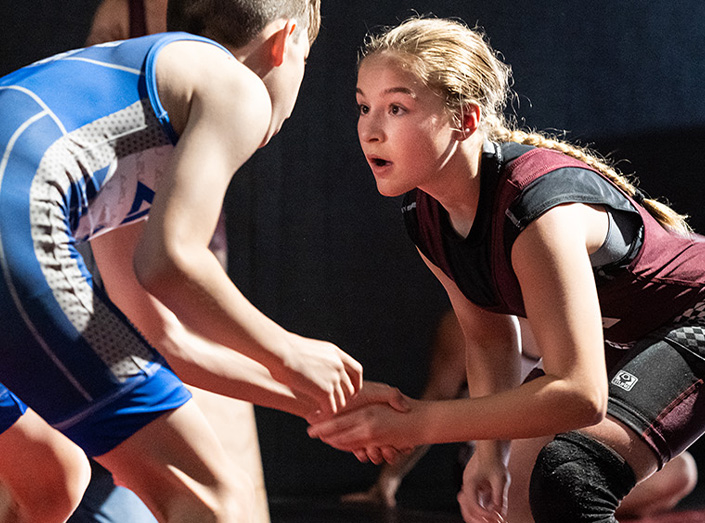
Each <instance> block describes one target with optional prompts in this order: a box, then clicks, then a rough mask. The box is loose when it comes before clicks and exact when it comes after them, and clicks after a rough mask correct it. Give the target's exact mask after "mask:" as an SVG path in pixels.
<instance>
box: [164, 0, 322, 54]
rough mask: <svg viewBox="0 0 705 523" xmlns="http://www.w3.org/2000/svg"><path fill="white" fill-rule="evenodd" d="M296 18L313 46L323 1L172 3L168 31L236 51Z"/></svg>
mask: <svg viewBox="0 0 705 523" xmlns="http://www.w3.org/2000/svg"><path fill="white" fill-rule="evenodd" d="M278 18H293V19H296V20H297V22H298V25H297V28H296V31H302V30H307V31H308V40H309V43H310V44H312V43H313V41H314V40H315V39H316V36H318V30H319V28H320V26H321V1H320V0H169V5H168V8H167V29H168V30H169V31H186V32H188V33H192V34H197V35H201V36H206V37H208V38H212V39H213V40H215V41H217V42H219V43H221V44H224V45H228V46H232V47H234V48H239V47H243V46H244V45H246V44H248V43H249V42H250V40H252V39H253V38H254V37H255V36H257V35H258V34H259V32H260V31H262V29H264V27H265V26H266V25H267V24H268V23H269V22H271V21H273V20H276V19H278Z"/></svg>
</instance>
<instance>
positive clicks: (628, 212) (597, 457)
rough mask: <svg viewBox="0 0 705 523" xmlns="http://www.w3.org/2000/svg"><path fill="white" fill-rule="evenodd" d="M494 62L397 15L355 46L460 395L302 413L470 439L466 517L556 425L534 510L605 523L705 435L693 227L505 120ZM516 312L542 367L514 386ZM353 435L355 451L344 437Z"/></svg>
mask: <svg viewBox="0 0 705 523" xmlns="http://www.w3.org/2000/svg"><path fill="white" fill-rule="evenodd" d="M509 81H510V69H509V67H508V66H507V65H505V64H504V63H502V62H501V61H500V60H499V59H498V58H497V56H496V55H495V53H494V52H493V50H492V49H491V48H490V47H489V45H488V44H487V43H486V42H485V41H484V39H483V37H482V35H480V34H478V32H476V31H473V30H470V29H469V28H467V27H466V26H465V25H463V24H462V23H459V22H454V21H449V20H436V19H412V20H409V21H407V22H405V23H403V24H401V25H400V26H398V27H397V28H394V29H392V30H389V31H388V32H386V33H385V34H382V35H381V36H378V37H371V38H370V39H369V40H368V41H367V43H366V46H365V48H364V50H363V53H362V59H361V63H360V67H359V72H358V83H357V99H358V104H359V107H360V113H359V121H358V134H359V138H360V143H361V145H362V150H363V152H364V154H365V156H366V158H367V160H368V163H369V165H370V167H371V169H372V172H373V174H374V176H375V180H376V182H377V187H378V189H379V191H380V193H382V194H383V195H385V196H396V195H401V194H406V196H405V200H404V203H403V207H402V211H403V215H404V218H405V221H406V224H407V228H408V231H409V233H410V236H411V238H412V239H413V240H414V242H415V243H416V245H417V247H418V250H419V252H420V255H421V257H422V258H423V259H424V261H425V262H426V263H427V264H428V266H429V268H430V269H431V271H432V272H433V273H434V274H435V275H436V276H437V278H438V279H439V280H440V281H441V283H442V284H443V285H444V287H445V289H446V290H447V292H448V295H449V297H450V300H451V303H452V305H453V308H454V310H455V313H456V315H457V317H458V320H459V321H460V324H461V327H462V330H463V333H464V336H465V349H466V361H467V373H468V383H469V384H470V396H471V399H465V400H463V399H459V400H449V401H436V402H431V401H416V402H412V406H411V409H410V410H409V411H408V412H406V413H399V412H391V411H390V410H389V409H387V408H385V407H382V406H370V407H367V408H365V409H362V410H358V411H352V412H350V413H347V414H344V415H342V416H338V417H335V418H333V419H331V420H326V421H321V422H318V423H316V424H314V425H313V426H312V427H311V428H310V434H311V435H312V436H313V437H319V438H321V439H323V440H324V441H326V442H327V443H329V444H331V445H333V446H335V447H337V448H340V449H343V450H353V451H355V452H356V454H357V455H358V457H362V458H363V459H364V458H365V456H367V457H368V458H369V459H372V460H373V461H379V460H380V458H381V457H382V456H383V454H382V453H381V452H380V451H379V450H376V449H377V448H381V447H384V446H392V447H396V448H399V449H403V448H409V447H412V446H416V445H420V444H428V443H442V442H451V441H467V440H480V441H478V443H477V448H476V451H475V454H474V456H473V458H472V459H471V460H470V462H469V463H468V465H467V467H466V469H465V473H464V486H463V490H462V491H461V493H460V494H459V500H460V502H461V510H462V512H463V516H464V517H465V519H466V521H502V520H503V518H504V516H505V513H506V491H507V486H508V482H509V478H508V473H507V459H508V451H509V443H508V442H509V440H513V439H523V438H534V437H540V436H547V435H556V434H557V436H556V437H555V438H554V439H553V441H551V442H550V443H548V444H547V445H545V446H544V447H543V449H542V450H541V452H540V453H539V455H538V458H537V460H536V463H535V466H534V468H533V472H532V477H531V484H530V489H529V490H530V504H531V510H532V513H533V516H534V518H535V520H536V521H537V522H539V523H543V522H567V521H570V522H588V521H595V522H596V521H600V522H606V521H616V520H615V518H614V511H615V509H616V508H617V506H618V505H619V503H620V500H621V499H622V498H623V497H624V496H625V495H626V494H627V493H628V492H629V491H630V490H631V489H632V488H633V487H634V485H635V483H637V482H639V481H642V480H644V479H645V478H647V477H648V476H650V475H651V474H653V473H654V472H655V471H656V470H658V469H660V468H662V467H663V466H664V464H665V463H667V462H668V461H669V460H671V459H672V458H674V457H675V456H677V455H679V454H680V453H681V452H682V451H683V450H685V449H686V448H687V447H688V446H689V445H690V444H691V443H692V442H693V441H695V440H696V439H697V438H698V437H699V436H700V435H701V434H702V433H703V431H704V427H705V418H703V416H702V415H701V411H702V409H703V400H702V398H701V397H700V390H701V385H702V377H703V376H705V359H703V357H704V356H705V242H702V241H699V239H698V238H696V237H694V236H693V235H692V234H691V232H690V230H689V228H688V226H687V225H686V223H685V221H684V218H683V217H682V216H680V215H678V214H676V213H675V212H674V211H672V210H671V209H670V208H668V207H666V206H664V205H662V204H660V203H658V202H656V201H654V200H651V199H648V198H645V197H644V195H643V194H642V193H641V192H640V191H638V190H637V189H635V187H634V186H633V185H632V184H630V183H629V182H628V181H627V180H626V179H625V178H624V177H622V176H621V175H619V174H618V173H617V172H616V171H615V170H614V169H612V168H611V167H610V166H608V165H606V164H605V163H604V162H603V161H601V160H600V159H599V158H597V157H595V156H593V155H592V154H590V153H589V152H588V151H586V150H583V149H579V148H577V147H574V146H572V145H570V144H567V143H564V142H561V141H557V140H553V139H550V138H548V137H545V136H543V135H540V134H537V133H526V132H523V131H519V130H514V129H512V128H511V127H510V126H509V125H508V124H507V122H506V121H505V119H504V117H503V114H502V112H503V109H504V108H505V106H506V101H507V98H508V93H509V83H510V82H509ZM516 317H525V318H526V319H527V321H528V325H529V326H530V328H531V330H532V331H533V333H534V335H535V338H536V341H537V345H538V348H539V350H540V351H541V355H542V358H543V369H544V373H543V375H541V376H539V377H536V378H535V379H533V380H531V381H527V382H525V383H524V384H521V385H520V383H519V377H518V376H519V354H520V341H519V336H518V327H517V320H516ZM363 448H364V449H366V452H363V451H361V450H360V449H363Z"/></svg>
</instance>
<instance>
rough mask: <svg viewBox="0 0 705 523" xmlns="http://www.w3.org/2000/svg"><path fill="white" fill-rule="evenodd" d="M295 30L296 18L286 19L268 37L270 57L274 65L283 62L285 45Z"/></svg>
mask: <svg viewBox="0 0 705 523" xmlns="http://www.w3.org/2000/svg"><path fill="white" fill-rule="evenodd" d="M295 30H296V20H287V21H286V25H284V27H282V28H281V29H279V30H278V31H277V32H276V33H274V34H273V35H272V36H271V37H270V59H271V60H272V65H273V66H274V67H279V66H280V65H281V64H282V63H283V62H284V55H285V54H286V46H287V45H288V43H289V38H291V37H292V35H293V34H294V31H295Z"/></svg>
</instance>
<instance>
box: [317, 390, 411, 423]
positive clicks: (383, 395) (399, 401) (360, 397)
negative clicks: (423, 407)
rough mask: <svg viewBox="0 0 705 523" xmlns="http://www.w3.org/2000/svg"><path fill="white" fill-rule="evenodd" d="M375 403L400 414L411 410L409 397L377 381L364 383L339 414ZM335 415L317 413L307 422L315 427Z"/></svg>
mask: <svg viewBox="0 0 705 523" xmlns="http://www.w3.org/2000/svg"><path fill="white" fill-rule="evenodd" d="M373 403H382V404H385V405H389V406H390V407H392V408H393V409H394V410H397V411H399V412H407V411H408V410H409V402H408V400H407V397H406V396H405V395H404V394H402V393H401V391H400V390H399V389H397V388H396V387H391V386H389V385H387V384H385V383H379V382H376V381H363V384H362V389H360V391H358V393H357V394H355V395H354V396H353V397H352V398H350V401H349V402H348V403H347V404H346V406H345V408H343V409H340V410H339V411H338V413H337V414H342V413H343V412H349V411H352V410H355V409H359V408H360V407H365V406H367V405H371V404H373ZM334 415H335V413H332V412H323V411H320V410H318V411H316V412H313V413H311V414H309V415H307V416H306V421H308V422H309V424H311V425H314V424H316V423H320V422H322V421H325V420H328V419H330V418H332V417H333V416H334Z"/></svg>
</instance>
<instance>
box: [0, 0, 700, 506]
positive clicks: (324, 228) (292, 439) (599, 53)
mask: <svg viewBox="0 0 705 523" xmlns="http://www.w3.org/2000/svg"><path fill="white" fill-rule="evenodd" d="M97 3H98V2H97V1H96V0H72V1H71V2H66V1H58V0H42V1H36V0H35V1H31V0H26V1H17V0H0V74H4V73H7V72H9V71H11V70H13V69H15V68H17V67H19V66H21V65H24V64H26V63H29V62H31V61H33V60H35V59H38V58H43V57H44V56H47V55H49V54H53V53H55V52H59V51H64V50H66V49H69V48H73V47H77V46H80V45H81V44H82V42H83V41H84V39H85V37H86V35H87V31H88V27H89V24H90V19H91V16H92V13H93V10H94V9H95V7H96V5H97ZM414 12H418V13H421V14H428V13H433V14H435V15H438V16H450V17H459V18H462V19H463V20H465V21H466V22H467V23H468V24H470V25H475V24H478V25H480V26H481V27H483V28H484V29H485V30H486V32H487V34H488V36H489V38H490V41H491V43H492V45H493V46H494V47H495V48H496V49H498V50H499V51H501V53H502V54H503V56H504V58H505V60H506V61H507V62H508V63H510V64H511V65H512V67H513V71H514V78H515V84H514V89H515V90H516V91H517V93H518V95H519V96H518V98H517V101H516V102H515V103H514V104H513V106H512V108H511V110H512V111H513V112H515V114H516V115H517V117H518V118H519V119H520V120H521V121H524V122H525V124H526V125H528V126H530V127H532V128H536V129H540V130H549V131H557V132H561V131H563V130H568V131H569V132H568V134H567V138H568V139H570V140H577V141H579V142H581V143H582V144H592V145H594V146H595V147H596V148H597V149H598V150H599V151H600V152H601V153H603V154H606V155H610V156H611V157H613V158H614V159H616V160H619V167H620V168H621V169H622V170H623V171H624V172H627V173H636V174H637V175H638V176H639V178H640V179H641V181H642V184H641V185H642V188H644V189H645V190H646V191H647V192H648V193H650V194H651V195H653V196H663V197H665V198H666V199H667V200H668V201H670V202H671V204H672V205H673V206H674V207H675V208H676V209H677V210H678V211H680V212H684V213H687V214H689V215H691V216H692V219H691V224H692V225H693V226H694V227H695V228H696V230H698V231H699V232H704V231H705V209H703V208H702V205H703V196H704V195H705V190H704V189H703V184H702V175H701V172H702V167H701V164H700V161H699V160H700V158H699V156H698V155H697V154H698V152H699V151H700V150H702V149H703V146H704V145H705V132H704V131H705V103H703V102H702V94H703V92H705V90H704V89H703V85H704V84H705V45H703V44H705V3H704V2H702V1H701V0H680V1H678V2H649V3H645V2H643V1H642V0H621V1H619V2H614V1H607V0H598V1H595V2H584V1H583V0H564V1H562V2H548V1H535V2H526V1H524V0H522V1H519V0H504V1H503V2H496V1H485V0H478V1H470V0H458V1H448V0H435V1H420V0H382V1H369V2H363V1H360V0H324V1H323V27H322V30H321V34H320V36H319V39H318V41H317V42H316V44H315V45H314V47H313V49H312V52H311V56H310V59H309V65H308V69H307V75H306V78H305V79H304V83H303V86H302V89H301V94H300V97H299V102H298V104H297V107H296V110H295V111H294V114H293V116H292V118H291V119H290V121H289V122H288V123H287V125H285V127H284V129H283V131H282V133H280V134H279V135H278V136H277V137H276V138H275V139H274V140H273V141H272V143H271V144H270V145H269V146H267V147H266V148H265V149H263V150H262V151H260V152H258V153H257V154H256V155H255V156H254V157H253V158H252V159H251V161H250V162H249V163H248V164H247V165H246V166H245V167H244V168H243V169H242V170H241V172H239V173H238V174H237V175H236V177H235V180H234V181H233V184H232V187H231V190H230V192H229V194H228V198H227V200H226V203H225V206H226V211H227V216H228V226H229V247H230V260H231V270H230V272H231V276H232V278H233V279H234V281H235V282H236V284H237V285H238V286H239V287H240V288H241V289H242V291H243V292H244V293H245V294H246V295H247V296H248V297H249V298H250V300H252V302H253V303H254V304H255V305H257V306H258V307H260V308H261V309H262V310H263V311H264V312H265V313H266V314H268V315H270V316H271V317H272V318H274V319H275V320H276V321H278V322H280V323H281V324H282V325H284V326H285V327H286V328H289V329H291V330H294V331H296V332H299V333H301V334H304V335H309V336H315V337H320V338H325V339H329V340H332V341H334V342H336V343H337V344H339V345H340V346H341V347H342V348H344V349H345V350H346V351H348V352H349V353H351V354H352V355H353V356H354V357H356V358H357V359H359V360H360V361H361V362H362V363H363V365H364V366H365V373H366V377H367V378H368V379H375V380H381V381H386V382H388V383H391V384H393V385H396V386H398V387H400V388H401V389H402V390H403V391H404V392H406V393H408V394H411V395H418V394H419V392H420V390H421V388H422V385H423V383H424V380H425V376H426V363H427V351H426V348H427V347H428V345H429V340H430V336H431V330H432V327H433V325H434V322H435V321H436V320H437V318H438V316H439V314H440V312H442V311H443V310H444V308H445V307H446V306H447V303H446V299H445V297H444V295H443V293H442V290H441V288H440V286H439V285H438V284H437V283H436V282H435V281H434V280H433V278H432V277H431V275H430V273H428V271H427V270H426V269H425V267H423V266H422V263H421V262H420V260H419V259H418V258H417V256H416V254H415V249H414V247H413V246H412V244H411V242H410V241H409V240H408V239H407V238H406V236H405V232H404V229H403V225H402V222H401V218H400V213H399V210H398V202H397V201H395V199H387V198H383V197H381V196H380V195H379V194H378V193H377V191H376V189H375V185H374V180H373V178H372V176H371V174H370V173H369V171H368V169H367V166H366V163H365V161H364V159H363V157H362V154H361V153H360V150H359V147H358V144H357V136H356V132H355V105H354V104H355V101H354V85H355V62H356V54H357V49H358V46H359V45H360V43H361V42H362V40H363V38H364V36H365V34H366V32H367V31H368V30H369V29H373V28H375V27H378V26H380V25H387V24H395V23H397V22H398V21H401V20H403V19H404V18H406V17H407V16H409V15H410V14H413V13H414ZM257 417H258V425H259V431H260V443H261V448H262V458H263V463H264V470H265V477H266V482H267V487H268V492H269V496H270V499H277V498H287V497H301V496H326V495H333V494H338V493H341V492H345V491H350V490H355V489H360V488H363V487H366V486H367V485H368V484H369V483H371V482H372V480H373V478H374V477H375V474H376V471H375V468H374V467H373V466H371V465H361V464H358V463H357V462H356V460H355V459H354V458H353V457H352V456H349V455H346V454H343V453H340V452H338V451H335V450H333V449H330V448H328V447H326V446H324V445H323V444H321V443H320V442H318V441H312V440H310V439H309V438H308V437H307V435H306V431H305V428H306V424H305V422H303V421H302V420H299V419H296V418H294V417H293V416H290V415H287V414H283V413H280V412H276V411H271V410H267V409H258V410H257ZM233 430H238V428H237V427H233ZM702 446H703V445H702V444H700V445H696V447H695V448H694V449H693V452H694V454H695V455H696V457H697V458H698V459H699V461H700V462H701V463H702V462H705V459H704V458H702V457H701V456H702V455H704V454H705V453H704V452H703V451H702V450H701V449H700V447H702ZM454 454H455V448H454V447H453V446H451V445H445V446H437V447H435V448H434V449H432V451H431V454H430V455H429V456H428V457H427V458H425V459H424V460H423V461H422V462H421V463H420V464H419V466H418V467H417V468H416V469H415V470H414V471H413V472H412V473H411V474H410V476H409V477H408V479H407V481H406V482H405V484H404V487H403V490H402V493H401V498H402V502H405V503H410V504H414V503H420V502H421V501H420V500H421V498H426V499H431V500H432V503H436V504H441V503H445V502H448V503H450V504H452V500H453V495H454V493H453V490H454V484H453V481H454V478H453V473H454V464H453V459H454ZM418 493H423V495H422V496H419V495H418Z"/></svg>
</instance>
